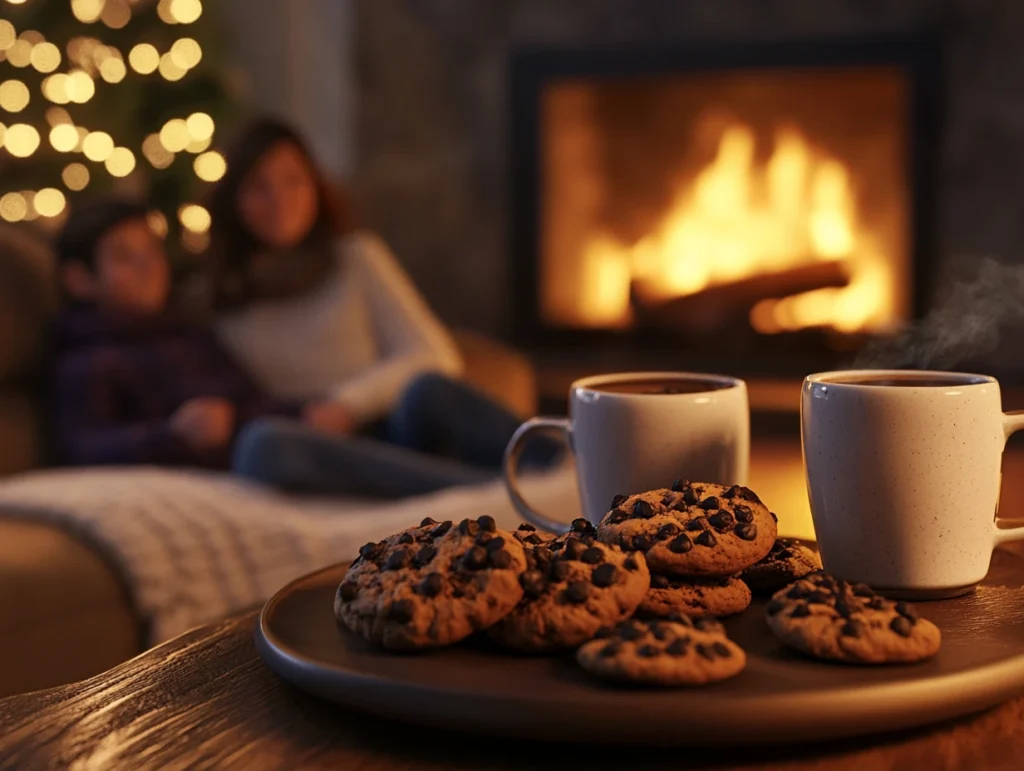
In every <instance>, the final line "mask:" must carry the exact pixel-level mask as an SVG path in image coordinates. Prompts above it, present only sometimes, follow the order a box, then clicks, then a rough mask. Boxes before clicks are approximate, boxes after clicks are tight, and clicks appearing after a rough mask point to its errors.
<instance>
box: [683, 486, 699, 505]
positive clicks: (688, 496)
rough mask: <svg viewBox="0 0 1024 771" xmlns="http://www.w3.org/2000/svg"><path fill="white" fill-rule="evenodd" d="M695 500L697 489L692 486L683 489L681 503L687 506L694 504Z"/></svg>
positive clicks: (695, 503)
mask: <svg viewBox="0 0 1024 771" xmlns="http://www.w3.org/2000/svg"><path fill="white" fill-rule="evenodd" d="M697 500H698V498H697V491H696V490H694V489H693V488H692V487H687V488H685V489H684V490H683V503H685V504H686V505H687V506H696V505H697Z"/></svg>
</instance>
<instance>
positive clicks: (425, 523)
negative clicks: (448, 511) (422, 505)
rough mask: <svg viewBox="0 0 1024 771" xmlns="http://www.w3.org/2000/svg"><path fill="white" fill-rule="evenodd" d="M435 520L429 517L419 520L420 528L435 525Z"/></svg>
mask: <svg viewBox="0 0 1024 771" xmlns="http://www.w3.org/2000/svg"><path fill="white" fill-rule="evenodd" d="M436 524H437V520H436V519H433V518H431V517H424V518H423V519H421V520H420V527H429V526H430V525H436Z"/></svg>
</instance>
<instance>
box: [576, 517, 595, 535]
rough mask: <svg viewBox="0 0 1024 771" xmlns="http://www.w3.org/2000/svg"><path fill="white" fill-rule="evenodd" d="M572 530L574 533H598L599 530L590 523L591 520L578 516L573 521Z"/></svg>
mask: <svg viewBox="0 0 1024 771" xmlns="http://www.w3.org/2000/svg"><path fill="white" fill-rule="evenodd" d="M572 530H573V532H574V533H580V534H581V535H596V534H597V530H596V529H595V528H594V526H593V525H592V524H591V523H590V520H587V519H584V518H583V517H577V518H576V519H574V520H573V521H572Z"/></svg>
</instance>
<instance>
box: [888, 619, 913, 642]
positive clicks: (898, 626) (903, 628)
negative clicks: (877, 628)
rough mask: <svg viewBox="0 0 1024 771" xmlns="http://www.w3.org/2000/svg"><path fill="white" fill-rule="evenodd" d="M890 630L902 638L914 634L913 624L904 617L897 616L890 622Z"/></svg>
mask: <svg viewBox="0 0 1024 771" xmlns="http://www.w3.org/2000/svg"><path fill="white" fill-rule="evenodd" d="M889 628H890V629H892V631H894V632H895V633H896V634H898V635H899V636H900V637H910V635H912V634H913V633H914V624H913V622H912V621H911V620H910V619H908V618H905V617H904V616H896V617H894V618H893V620H892V621H890V622H889Z"/></svg>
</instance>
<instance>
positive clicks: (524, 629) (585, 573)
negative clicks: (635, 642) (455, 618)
mask: <svg viewBox="0 0 1024 771" xmlns="http://www.w3.org/2000/svg"><path fill="white" fill-rule="evenodd" d="M581 521H583V522H585V520H581ZM586 528H589V531H588V530H586V529H585V528H583V527H582V526H581V527H579V528H576V527H574V531H573V532H571V533H569V534H567V535H564V536H561V537H560V538H556V539H554V540H552V541H549V542H546V543H542V544H537V545H533V546H529V547H527V550H526V571H525V572H524V573H523V574H522V575H521V576H520V577H519V581H520V584H521V585H522V588H523V592H524V597H523V599H522V601H521V602H520V603H519V604H518V605H517V606H516V607H515V609H514V610H513V611H512V612H511V613H509V614H508V615H507V616H505V618H503V619H502V620H501V621H499V622H498V623H497V624H495V625H494V626H492V627H491V628H490V630H489V631H488V634H489V636H490V637H491V639H493V640H495V641H496V642H498V643H500V644H501V645H504V646H506V647H508V648H513V649H515V650H521V651H529V652H542V651H552V650H562V649H566V648H575V647H576V646H577V645H579V644H580V643H583V642H586V641H587V640H589V639H591V638H592V637H593V636H594V633H595V632H596V631H597V630H598V629H599V628H601V627H602V626H606V625H609V624H615V623H618V622H619V621H622V620H623V619H625V618H629V617H630V616H631V615H633V612H634V611H635V610H636V607H637V606H638V605H639V604H640V602H641V600H643V598H644V595H645V594H646V592H647V587H648V585H649V583H650V574H649V573H648V571H647V565H646V563H645V562H644V558H643V556H641V555H638V554H634V553H628V554H627V553H626V552H624V551H622V549H620V548H619V547H617V546H606V545H605V544H603V543H601V542H599V541H598V540H597V539H596V538H595V537H594V536H595V534H594V531H593V526H592V525H590V524H589V523H586Z"/></svg>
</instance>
